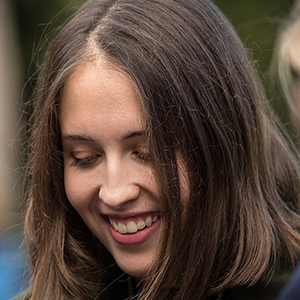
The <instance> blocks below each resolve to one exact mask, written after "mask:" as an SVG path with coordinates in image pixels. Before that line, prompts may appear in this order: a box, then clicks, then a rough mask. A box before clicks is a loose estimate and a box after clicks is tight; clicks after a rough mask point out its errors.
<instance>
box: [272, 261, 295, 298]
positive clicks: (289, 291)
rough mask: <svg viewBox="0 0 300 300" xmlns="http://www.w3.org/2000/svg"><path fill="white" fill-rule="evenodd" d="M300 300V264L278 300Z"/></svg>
mask: <svg viewBox="0 0 300 300" xmlns="http://www.w3.org/2000/svg"><path fill="white" fill-rule="evenodd" d="M299 299H300V263H299V265H298V267H297V268H296V270H295V272H294V273H293V276H292V278H291V280H290V281H289V282H288V283H287V284H286V285H285V287H284V288H283V290H282V291H281V293H280V295H279V297H278V299H277V300H299Z"/></svg>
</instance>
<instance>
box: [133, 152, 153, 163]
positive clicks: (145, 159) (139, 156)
mask: <svg viewBox="0 0 300 300" xmlns="http://www.w3.org/2000/svg"><path fill="white" fill-rule="evenodd" d="M133 155H134V156H135V157H136V158H137V159H139V160H140V161H141V162H142V163H146V162H149V161H150V155H149V154H146V153H142V152H138V151H134V152H133Z"/></svg>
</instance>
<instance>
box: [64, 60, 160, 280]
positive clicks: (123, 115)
mask: <svg viewBox="0 0 300 300" xmlns="http://www.w3.org/2000/svg"><path fill="white" fill-rule="evenodd" d="M60 125H61V133H62V144H63V152H64V178H65V189H66V194H67V197H68V200H69V201H70V203H71V205H72V206H73V207H74V208H75V209H76V211H77V212H78V213H79V214H80V216H81V218H82V219H83V220H84V222H85V223H86V225H87V226H88V227H89V229H90V230H91V231H92V233H93V234H94V235H95V236H96V237H97V238H98V239H99V240H100V241H101V243H102V244H103V245H104V246H105V247H106V248H107V249H108V250H109V251H110V253H111V254H112V255H113V257H114V258H115V260H116V262H117V264H118V265H119V267H120V268H121V269H123V270H124V271H125V272H127V273H128V274H131V275H133V276H135V277H137V278H139V277H141V276H143V275H144V274H145V273H146V272H147V270H148V269H149V268H150V266H151V265H152V263H153V261H154V259H155V256H156V253H157V246H158V236H159V230H158V229H159V227H160V226H161V222H162V220H161V218H160V208H159V192H158V187H157V184H156V180H155V178H154V174H153V172H152V165H151V159H150V157H149V149H148V145H147V140H146V135H145V123H144V120H143V115H142V111H141V107H140V102H139V100H138V96H137V93H136V91H135V89H134V86H133V84H132V83H131V81H130V79H129V78H128V77H127V76H126V75H124V73H121V72H120V71H118V69H116V68H114V69H113V68H111V67H109V65H108V64H107V63H105V62H103V61H102V60H98V61H94V62H89V63H86V64H83V65H81V66H79V67H77V69H75V71H74V72H73V74H72V76H71V77H70V79H69V81H68V82H67V84H66V87H65V89H64V92H63V95H62V98H61V104H60Z"/></svg>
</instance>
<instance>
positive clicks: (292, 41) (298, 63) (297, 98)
mask: <svg viewBox="0 0 300 300" xmlns="http://www.w3.org/2000/svg"><path fill="white" fill-rule="evenodd" d="M276 54H277V56H276V59H278V74H279V79H280V83H281V86H282V89H283V91H284V95H285V97H286V99H287V102H288V106H289V108H290V113H291V119H292V123H293V125H294V128H295V130H296V131H297V132H298V133H299V131H300V1H299V0H298V1H296V2H295V4H294V7H293V8H292V11H291V14H290V17H289V18H288V19H287V21H286V23H285V24H284V27H283V29H282V31H281V33H280V36H279V44H278V51H277V53H276ZM297 138H299V135H298V136H297ZM296 143H298V144H299V142H297V141H296ZM299 299H300V263H299V265H298V267H297V269H296V270H295V272H294V274H293V276H292V278H291V280H290V281H289V282H288V283H287V284H286V286H285V287H284V288H283V290H282V291H281V293H280V296H279V298H278V300H299Z"/></svg>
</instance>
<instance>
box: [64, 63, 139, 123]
mask: <svg viewBox="0 0 300 300" xmlns="http://www.w3.org/2000/svg"><path fill="white" fill-rule="evenodd" d="M59 115H60V123H61V127H62V129H64V128H65V126H67V125H68V126H76V127H80V126H81V127H87V126H90V125H91V124H93V125H95V124H98V125H101V128H102V129H105V126H104V123H105V124H106V125H107V126H110V125H113V124H116V123H118V122H119V123H122V121H124V120H132V121H134V122H135V123H143V119H144V118H143V113H142V109H141V101H140V98H139V96H138V93H137V90H136V88H135V85H134V84H133V82H132V80H131V79H130V77H129V76H128V75H126V74H125V73H124V72H122V71H121V69H120V68H117V67H115V66H112V65H110V64H108V63H106V62H104V61H102V60H97V61H93V62H88V63H85V64H82V65H80V66H78V67H77V68H76V69H75V70H74V71H73V73H72V74H71V76H70V78H69V80H68V81H67V83H66V85H65V88H64V90H63V93H62V97H61V99H60V108H59Z"/></svg>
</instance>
